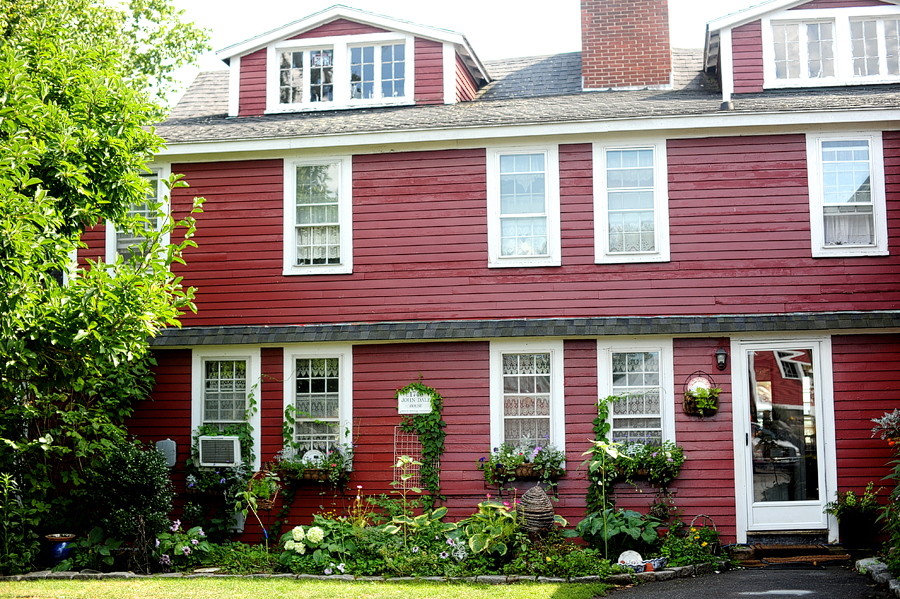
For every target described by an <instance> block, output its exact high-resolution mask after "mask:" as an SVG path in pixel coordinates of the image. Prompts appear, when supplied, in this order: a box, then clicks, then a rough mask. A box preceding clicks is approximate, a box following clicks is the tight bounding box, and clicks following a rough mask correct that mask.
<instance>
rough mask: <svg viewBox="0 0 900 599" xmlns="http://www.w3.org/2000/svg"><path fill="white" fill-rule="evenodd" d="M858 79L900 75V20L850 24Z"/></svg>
mask: <svg viewBox="0 0 900 599" xmlns="http://www.w3.org/2000/svg"><path fill="white" fill-rule="evenodd" d="M850 46H851V52H852V56H853V76H854V77H870V78H871V77H881V76H898V75H900V20H898V19H897V18H883V19H877V18H868V19H851V20H850Z"/></svg>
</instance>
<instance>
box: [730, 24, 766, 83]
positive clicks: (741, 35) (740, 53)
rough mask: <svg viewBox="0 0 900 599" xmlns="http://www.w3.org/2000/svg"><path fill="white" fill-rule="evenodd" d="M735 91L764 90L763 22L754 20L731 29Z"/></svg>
mask: <svg viewBox="0 0 900 599" xmlns="http://www.w3.org/2000/svg"><path fill="white" fill-rule="evenodd" d="M731 53H732V64H733V66H734V93H736V94H747V93H756V92H761V91H762V90H763V52H762V22H761V21H753V22H752V23H747V24H746V25H741V26H740V27H735V28H734V29H732V30H731Z"/></svg>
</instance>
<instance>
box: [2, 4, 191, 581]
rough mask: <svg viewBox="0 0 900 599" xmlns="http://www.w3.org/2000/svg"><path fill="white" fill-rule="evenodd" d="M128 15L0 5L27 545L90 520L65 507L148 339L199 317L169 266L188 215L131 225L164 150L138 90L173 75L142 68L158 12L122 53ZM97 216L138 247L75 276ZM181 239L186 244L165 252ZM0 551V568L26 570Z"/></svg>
mask: <svg viewBox="0 0 900 599" xmlns="http://www.w3.org/2000/svg"><path fill="white" fill-rule="evenodd" d="M167 5H168V0H133V1H132V3H131V8H129V9H128V10H138V8H135V7H139V8H140V10H141V11H144V12H142V13H140V14H141V15H142V18H144V17H143V15H146V14H149V13H148V12H147V11H153V10H159V7H163V6H167ZM133 14H135V13H131V12H127V11H126V10H125V9H113V8H109V7H107V6H106V5H105V3H104V2H103V1H102V0H66V1H49V0H15V2H12V1H10V0H0V40H2V41H0V472H3V473H11V474H12V475H13V476H14V478H15V482H16V489H17V497H16V501H17V502H21V503H19V505H21V506H22V510H21V511H20V513H23V514H27V515H28V518H26V521H25V522H24V523H23V524H22V526H24V527H25V529H26V531H28V534H25V535H24V538H26V541H25V542H30V543H32V545H33V544H34V543H35V542H36V536H35V535H34V534H33V533H34V532H35V531H38V532H60V530H61V529H60V530H52V527H53V526H59V525H61V524H62V522H65V523H66V524H68V525H75V526H78V524H79V522H78V518H79V515H81V516H84V515H86V514H88V513H89V510H84V509H80V510H76V509H70V508H71V506H72V502H73V501H74V500H77V498H78V497H79V494H80V493H82V492H83V486H82V485H83V481H84V479H85V474H84V473H85V471H86V469H88V468H89V467H90V465H91V463H92V462H93V461H95V460H96V459H97V458H98V457H99V456H102V455H103V454H104V453H105V451H106V450H108V449H109V448H111V447H113V446H115V445H116V444H119V443H121V442H122V441H123V440H124V438H125V434H126V432H125V429H124V427H123V422H124V420H125V418H127V417H128V416H129V415H130V414H131V413H132V411H133V406H134V404H135V402H136V401H137V400H140V399H143V398H146V397H147V394H148V393H149V390H150V388H151V386H152V382H153V378H152V373H151V370H150V369H151V367H152V365H153V362H152V358H151V355H150V353H149V346H148V343H149V339H150V338H151V337H153V336H154V335H156V334H157V333H158V332H159V331H160V330H161V329H162V328H163V327H166V326H172V325H176V326H177V325H178V316H179V315H180V314H181V313H182V312H183V311H184V310H187V309H194V306H193V303H192V298H193V289H190V288H188V289H185V288H183V287H182V285H181V279H180V277H176V276H174V275H173V274H172V272H171V269H170V267H171V265H172V264H173V263H180V262H182V261H183V259H182V253H183V251H184V250H185V249H186V248H188V247H190V246H193V245H194V243H193V242H192V241H191V236H192V235H193V231H194V220H193V217H192V216H191V214H184V215H182V218H181V219H180V220H178V221H176V219H174V218H172V217H171V216H169V217H168V218H165V219H164V224H163V225H162V227H159V228H155V227H154V226H153V225H151V223H149V222H148V221H147V220H146V219H144V218H142V217H138V216H129V215H128V210H129V208H130V207H131V206H133V205H135V204H140V203H142V202H145V201H147V198H148V195H152V194H150V189H149V187H148V183H147V181H146V179H145V178H144V177H142V176H141V174H142V173H143V172H146V166H145V165H146V163H147V161H148V160H149V159H150V158H151V157H152V156H154V155H155V154H156V153H157V152H158V150H159V148H160V145H161V143H162V140H161V139H160V138H159V137H158V136H156V135H155V134H154V133H153V131H152V129H151V128H150V127H149V125H150V124H152V123H153V122H154V121H155V120H156V119H157V118H158V116H159V114H160V112H161V109H160V107H159V105H158V104H157V103H155V102H154V101H152V100H151V95H152V93H153V92H149V91H148V90H147V89H145V88H143V87H139V86H137V85H136V82H143V81H147V80H149V79H152V78H154V77H155V78H156V79H157V81H162V82H165V77H166V73H168V72H170V71H169V70H168V69H169V64H170V63H167V62H166V61H165V60H163V58H162V57H164V56H167V55H168V54H167V51H161V52H160V53H159V54H157V55H156V57H155V58H154V57H140V58H139V57H136V54H137V52H136V48H138V49H139V48H140V45H139V44H140V43H157V42H159V43H160V44H162V45H165V44H166V43H167V42H166V41H165V40H166V39H167V37H166V36H167V34H166V33H165V32H170V33H172V34H173V35H177V32H178V31H179V28H178V27H172V26H171V23H170V22H169V21H166V19H172V18H175V17H174V16H172V13H166V14H167V15H168V16H166V17H165V18H164V19H162V20H157V21H156V22H157V23H158V24H159V27H160V29H159V31H158V32H156V33H152V34H148V35H149V37H147V38H141V39H143V40H144V41H143V42H141V41H140V40H138V42H135V43H137V44H138V45H134V44H132V45H129V43H126V42H128V41H129V40H132V41H133V40H134V39H136V38H135V33H134V31H136V30H133V31H130V30H129V28H128V27H127V26H124V25H123V24H125V23H132V22H138V23H139V22H140V21H135V19H134V18H133V16H132V15H133ZM176 16H177V15H176ZM151 20H152V18H151ZM167 22H169V23H170V24H169V25H166V23H167ZM129 36H131V37H129ZM179 48H180V47H179ZM187 53H188V50H187V49H185V48H182V49H175V50H172V51H171V52H169V54H174V55H176V56H185V57H186V56H187V55H188V54H187ZM154 65H155V66H154ZM160 65H161V66H160ZM154 69H155V70H154ZM142 77H146V78H149V79H142ZM166 185H167V187H169V188H171V187H175V186H183V185H184V183H183V182H181V181H180V180H179V178H178V177H172V178H171V179H170V180H169V181H167V182H166ZM200 202H201V200H197V201H195V208H194V210H195V211H199V205H200ZM161 206H162V204H157V205H156V206H155V208H156V209H160V208H161ZM105 220H109V221H111V222H112V223H114V224H115V226H116V227H117V229H119V230H127V231H132V232H135V233H138V234H141V235H143V236H144V237H145V238H146V241H145V242H144V243H143V244H142V245H141V247H140V248H139V249H138V250H137V251H136V253H135V258H134V259H132V260H128V261H123V260H121V259H120V260H118V261H117V262H116V263H115V264H103V263H91V262H89V263H88V264H87V265H86V267H84V268H76V266H75V265H74V264H73V259H72V258H73V256H74V254H75V253H76V252H77V250H78V249H80V248H83V247H84V245H83V244H82V242H81V235H82V233H83V232H85V231H86V230H87V229H89V228H91V227H94V226H95V225H97V224H99V223H103V222H104V221H105ZM176 229H178V230H179V231H183V232H184V238H183V240H181V241H180V242H176V243H173V244H171V245H168V246H163V245H162V239H163V237H164V235H166V234H171V233H173V232H174V231H175V230H176ZM175 237H176V236H175V235H174V234H173V235H172V238H173V239H175ZM60 272H64V273H66V279H67V284H65V285H61V284H59V283H58V282H57V278H58V274H59V273H60ZM55 520H57V521H55ZM2 524H3V523H0V525H2ZM83 526H84V527H86V528H87V523H83ZM86 528H85V529H86ZM68 530H71V528H69V527H67V528H66V531H68ZM64 532H65V531H64ZM0 549H4V548H0ZM27 549H28V548H18V549H17V551H16V554H17V555H30V554H33V552H32V553H30V552H29V551H27ZM5 551H6V553H10V552H9V548H5ZM3 554H4V552H3V551H0V572H4V571H6V572H8V571H12V570H13V569H21V567H22V565H21V564H18V565H13V564H10V563H4V561H3V558H2V556H3Z"/></svg>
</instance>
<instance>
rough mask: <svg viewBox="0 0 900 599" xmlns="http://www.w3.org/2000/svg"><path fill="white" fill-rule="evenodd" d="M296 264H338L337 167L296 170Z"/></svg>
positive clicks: (339, 227) (308, 166)
mask: <svg viewBox="0 0 900 599" xmlns="http://www.w3.org/2000/svg"><path fill="white" fill-rule="evenodd" d="M295 210H296V222H295V225H294V229H295V234H296V264H297V265H300V266H312V265H320V264H340V263H341V222H340V216H341V214H340V212H341V211H340V167H339V166H338V164H337V163H333V164H323V165H299V166H297V167H296V199H295Z"/></svg>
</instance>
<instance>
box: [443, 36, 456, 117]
mask: <svg viewBox="0 0 900 599" xmlns="http://www.w3.org/2000/svg"><path fill="white" fill-rule="evenodd" d="M443 63H444V104H455V103H456V46H454V45H453V44H447V43H445V44H444V60H443Z"/></svg>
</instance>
